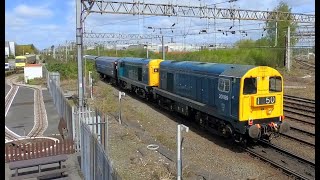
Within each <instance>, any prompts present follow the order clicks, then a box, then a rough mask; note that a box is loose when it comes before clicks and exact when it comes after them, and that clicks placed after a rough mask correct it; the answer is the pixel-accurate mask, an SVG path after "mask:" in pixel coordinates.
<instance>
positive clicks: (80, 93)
mask: <svg viewBox="0 0 320 180" xmlns="http://www.w3.org/2000/svg"><path fill="white" fill-rule="evenodd" d="M81 6H82V4H81V0H76V43H77V60H78V96H79V107H82V106H83V91H84V86H83V72H82V68H83V63H82V35H83V34H82V12H81V9H82V8H81Z"/></svg>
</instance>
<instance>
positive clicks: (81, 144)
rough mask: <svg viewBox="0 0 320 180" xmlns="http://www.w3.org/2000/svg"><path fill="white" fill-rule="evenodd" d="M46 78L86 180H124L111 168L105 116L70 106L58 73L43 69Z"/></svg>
mask: <svg viewBox="0 0 320 180" xmlns="http://www.w3.org/2000/svg"><path fill="white" fill-rule="evenodd" d="M43 77H44V78H46V82H47V87H48V89H49V92H50V94H51V96H52V98H53V102H54V104H55V106H56V109H57V111H58V113H59V115H60V117H62V118H63V119H64V120H65V121H66V123H67V130H68V133H67V134H68V137H69V138H70V139H72V140H73V141H74V145H75V150H76V151H78V152H81V171H82V173H83V176H84V177H85V179H86V180H91V179H97V180H100V179H101V180H113V179H121V178H120V176H119V175H118V174H117V173H116V171H115V170H114V169H113V168H112V162H111V160H110V158H109V156H108V152H106V149H105V147H106V145H107V139H108V132H107V131H108V128H107V127H108V125H107V123H108V121H107V122H106V121H105V116H104V115H103V114H102V113H100V112H98V111H97V110H96V109H92V108H90V107H89V106H86V107H82V108H77V107H74V106H71V105H70V104H69V103H68V99H67V98H66V97H65V96H64V93H63V91H62V90H61V88H60V75H59V73H57V72H49V71H48V70H47V69H46V67H45V66H43Z"/></svg>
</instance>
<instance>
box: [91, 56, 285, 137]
mask: <svg viewBox="0 0 320 180" xmlns="http://www.w3.org/2000/svg"><path fill="white" fill-rule="evenodd" d="M106 63H111V64H113V65H114V66H113V68H110V69H101V67H106V65H105V64H106ZM96 67H97V71H98V72H99V73H100V74H102V75H104V76H109V77H111V78H113V79H115V80H116V81H117V83H118V85H120V87H122V88H125V89H130V90H131V91H133V92H136V93H137V94H138V95H139V96H142V97H144V98H146V99H149V100H152V101H156V102H157V103H158V105H159V106H162V107H165V108H167V109H169V110H170V111H175V112H178V113H180V114H183V115H185V116H187V117H189V118H190V119H194V120H195V121H196V122H197V123H199V124H200V125H201V126H202V127H204V128H206V129H208V130H209V131H211V132H213V133H217V134H220V135H223V136H225V137H232V138H234V139H235V140H236V141H240V142H243V141H245V140H246V139H247V138H248V137H251V138H253V139H259V138H264V139H269V138H270V136H271V135H272V134H274V133H277V132H286V131H288V130H289V129H290V126H289V124H288V123H286V122H285V121H283V120H284V116H283V78H282V76H281V74H280V73H279V72H278V71H277V70H275V69H273V68H270V67H266V66H251V65H235V64H216V63H203V62H191V61H183V62H178V61H168V60H166V61H163V60H159V59H157V60H152V59H143V58H107V57H101V58H97V59H96ZM106 71H108V72H106ZM111 71H113V72H115V71H116V74H117V76H114V75H112V74H110V72H111Z"/></svg>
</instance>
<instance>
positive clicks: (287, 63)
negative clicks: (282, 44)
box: [286, 26, 291, 71]
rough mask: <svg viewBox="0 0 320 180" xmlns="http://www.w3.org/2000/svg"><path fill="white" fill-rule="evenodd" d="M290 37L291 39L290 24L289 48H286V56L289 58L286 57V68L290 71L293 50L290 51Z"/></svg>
mask: <svg viewBox="0 0 320 180" xmlns="http://www.w3.org/2000/svg"><path fill="white" fill-rule="evenodd" d="M290 39H291V37H290V26H288V32H287V49H286V55H287V56H286V57H287V59H286V68H287V70H288V71H290V69H291V54H290V53H291V51H290V48H291V46H290Z"/></svg>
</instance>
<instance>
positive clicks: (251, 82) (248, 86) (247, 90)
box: [243, 78, 257, 94]
mask: <svg viewBox="0 0 320 180" xmlns="http://www.w3.org/2000/svg"><path fill="white" fill-rule="evenodd" d="M256 93H257V78H246V79H244V86H243V94H256Z"/></svg>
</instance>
